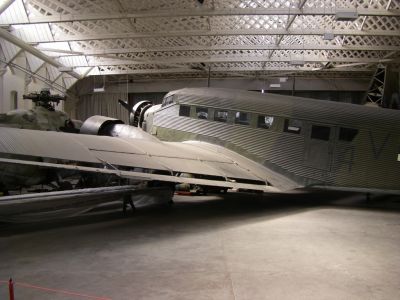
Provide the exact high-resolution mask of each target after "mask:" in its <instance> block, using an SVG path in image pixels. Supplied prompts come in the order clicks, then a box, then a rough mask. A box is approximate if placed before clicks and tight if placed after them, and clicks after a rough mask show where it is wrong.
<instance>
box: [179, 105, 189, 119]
mask: <svg viewBox="0 0 400 300" xmlns="http://www.w3.org/2000/svg"><path fill="white" fill-rule="evenodd" d="M179 115H180V116H181V117H189V116H190V106H187V105H181V106H180V107H179Z"/></svg>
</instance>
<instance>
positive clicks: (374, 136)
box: [147, 89, 400, 190]
mask: <svg viewBox="0 0 400 300" xmlns="http://www.w3.org/2000/svg"><path fill="white" fill-rule="evenodd" d="M168 97H170V98H168ZM166 98H168V99H173V101H169V102H170V103H169V104H167V105H165V104H164V106H163V107H162V108H161V109H160V110H158V111H156V112H155V113H154V116H153V119H152V122H151V124H152V126H147V130H148V131H149V132H151V133H153V134H155V135H156V136H157V137H158V138H160V139H162V140H168V141H185V140H200V141H206V142H209V143H214V144H218V145H222V146H224V147H226V148H228V149H230V150H233V151H235V152H238V153H239V154H241V155H243V156H245V157H248V158H250V159H252V160H254V161H256V162H258V163H260V164H263V165H264V166H266V167H267V168H269V169H271V170H273V171H276V172H278V173H280V174H282V175H284V176H285V177H287V178H289V179H291V180H293V181H294V182H296V183H297V184H298V185H299V186H306V187H307V186H313V185H318V186H321V185H327V186H339V187H349V188H369V189H382V190H400V179H399V177H400V112H398V111H391V110H384V109H375V108H367V107H363V106H356V105H351V104H343V103H332V102H328V101H320V100H311V99H301V98H296V97H289V96H279V95H272V94H267V95H265V94H264V95H262V94H259V93H254V92H243V91H232V90H222V89H184V90H179V91H175V92H171V93H170V94H168V95H167V96H166ZM181 106H186V107H189V110H190V112H189V114H188V115H186V116H183V115H182V114H181V115H180V112H179V111H180V107H181ZM199 111H206V112H207V115H206V119H203V118H204V117H205V115H203V116H202V118H199V115H198V112H199ZM219 111H227V112H228V114H227V119H226V122H219V121H217V118H216V115H217V113H218V112H219ZM239 112H244V113H246V114H247V115H248V120H247V123H246V124H243V123H241V122H237V118H238V113H239ZM266 116H267V117H273V124H272V125H271V126H270V127H269V128H262V127H260V126H259V120H260V119H263V118H265V117H266ZM293 122H294V123H293ZM292 123H293V124H294V125H292ZM269 181H270V182H271V183H272V184H274V179H273V178H270V180H269Z"/></svg>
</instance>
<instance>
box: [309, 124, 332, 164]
mask: <svg viewBox="0 0 400 300" xmlns="http://www.w3.org/2000/svg"><path fill="white" fill-rule="evenodd" d="M333 135H334V128H332V127H330V126H327V125H314V124H311V126H310V128H309V132H308V134H306V143H305V149H304V164H305V165H306V166H308V167H312V168H315V169H319V170H326V171H330V170H331V165H332V153H333V143H332V142H331V141H332V140H333Z"/></svg>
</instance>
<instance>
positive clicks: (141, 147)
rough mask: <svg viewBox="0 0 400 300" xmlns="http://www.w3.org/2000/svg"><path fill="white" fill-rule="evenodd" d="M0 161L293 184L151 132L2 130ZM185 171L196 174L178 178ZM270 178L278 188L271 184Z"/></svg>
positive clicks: (240, 185)
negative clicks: (103, 133) (163, 139)
mask: <svg viewBox="0 0 400 300" xmlns="http://www.w3.org/2000/svg"><path fill="white" fill-rule="evenodd" d="M38 158H39V159H38ZM0 162H1V163H11V164H22V165H35V166H40V167H47V168H59V169H70V170H78V171H85V172H95V173H104V174H115V175H118V176H120V177H123V178H133V179H137V180H143V181H153V180H157V181H167V182H175V183H190V184H198V185H207V186H218V187H227V188H236V189H250V190H260V191H269V192H275V191H276V192H278V191H281V190H282V189H281V188H279V187H281V186H282V187H283V186H286V187H287V189H291V188H293V187H294V186H293V183H291V182H288V180H287V179H286V178H284V177H282V176H280V175H279V174H276V173H274V172H272V171H271V170H269V169H267V168H265V167H263V166H262V165H259V164H257V163H255V162H253V161H251V160H249V159H247V158H244V157H243V156H240V155H238V154H236V153H234V152H232V151H229V150H227V149H225V148H223V147H220V146H217V145H212V144H208V143H202V142H184V143H177V142H174V143H173V142H161V141H159V140H157V139H155V138H154V137H152V136H149V138H121V137H109V136H94V135H83V134H71V133H62V132H52V131H34V130H26V129H15V128H2V130H1V131H0ZM181 173H190V174H192V175H193V176H191V177H179V176H177V175H179V174H181ZM270 182H279V183H280V186H279V187H278V188H277V187H273V186H270Z"/></svg>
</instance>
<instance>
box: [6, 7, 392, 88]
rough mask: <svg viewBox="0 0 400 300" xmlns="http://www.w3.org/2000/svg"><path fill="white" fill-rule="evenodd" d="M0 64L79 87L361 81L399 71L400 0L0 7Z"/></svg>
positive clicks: (60, 83) (54, 82)
mask: <svg viewBox="0 0 400 300" xmlns="http://www.w3.org/2000/svg"><path fill="white" fill-rule="evenodd" d="M0 46H1V50H2V57H0V58H1V60H2V62H3V64H7V65H8V66H10V67H13V66H14V67H18V65H17V63H16V62H15V58H16V57H17V56H18V54H19V53H21V51H22V52H25V53H26V54H27V55H26V62H27V64H26V66H27V67H25V68H28V70H27V71H28V72H30V73H31V74H32V75H34V74H35V73H37V72H38V70H39V69H40V68H45V69H46V77H47V78H46V80H47V81H48V82H50V83H53V84H57V85H59V86H62V87H63V88H65V89H67V88H68V87H70V86H71V85H72V84H73V83H74V82H75V81H76V80H77V79H78V78H81V77H85V76H90V75H112V76H116V77H124V78H127V77H129V78H130V79H148V78H151V79H170V78H174V79H176V78H206V77H208V75H209V74H210V76H211V77H212V78H226V77H228V78H236V77H245V78H263V77H264V78H265V77H270V76H286V75H290V74H296V76H311V77H314V76H315V77H319V78H321V77H322V78H324V77H329V78H331V77H349V78H351V77H366V76H371V75H372V74H373V72H374V70H375V68H376V65H377V64H378V63H394V64H396V63H398V61H399V57H400V2H399V1H398V0H136V1H132V0H86V1H84V0H79V1H78V0H14V1H13V0H0Z"/></svg>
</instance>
